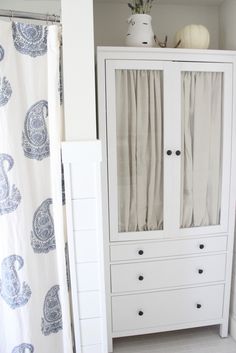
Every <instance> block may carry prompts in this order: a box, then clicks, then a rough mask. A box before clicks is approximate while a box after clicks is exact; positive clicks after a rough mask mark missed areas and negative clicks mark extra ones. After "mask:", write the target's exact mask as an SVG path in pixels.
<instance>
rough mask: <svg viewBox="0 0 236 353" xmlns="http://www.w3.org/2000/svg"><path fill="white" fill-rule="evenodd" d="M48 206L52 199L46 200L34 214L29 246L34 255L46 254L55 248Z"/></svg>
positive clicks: (52, 224) (52, 225)
mask: <svg viewBox="0 0 236 353" xmlns="http://www.w3.org/2000/svg"><path fill="white" fill-rule="evenodd" d="M50 205H52V199H51V198H49V199H46V200H45V201H43V203H42V204H41V205H40V206H39V208H38V209H37V210H36V211H35V213H34V218H33V231H32V232H31V245H32V248H33V249H34V252H36V253H48V252H49V251H50V250H54V249H55V248H56V243H55V235H54V223H53V218H52V216H51V213H50V209H49V207H50Z"/></svg>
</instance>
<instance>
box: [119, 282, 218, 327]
mask: <svg viewBox="0 0 236 353" xmlns="http://www.w3.org/2000/svg"><path fill="white" fill-rule="evenodd" d="M223 294H224V285H217V286H208V287H199V288H190V289H180V290H174V291H164V292H158V293H157V292H153V293H148V294H136V295H126V296H115V297H113V298H112V313H113V331H114V332H116V331H127V330H135V329H144V328H151V327H158V326H161V327H163V326H165V325H176V324H184V323H191V322H200V321H204V320H215V319H220V318H221V317H222V307H223Z"/></svg>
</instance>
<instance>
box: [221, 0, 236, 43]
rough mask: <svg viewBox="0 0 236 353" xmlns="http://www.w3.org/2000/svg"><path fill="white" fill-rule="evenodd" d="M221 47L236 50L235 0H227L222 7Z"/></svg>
mask: <svg viewBox="0 0 236 353" xmlns="http://www.w3.org/2000/svg"><path fill="white" fill-rule="evenodd" d="M220 49H232V50H236V1H235V0H226V1H224V3H223V4H222V5H221V7H220Z"/></svg>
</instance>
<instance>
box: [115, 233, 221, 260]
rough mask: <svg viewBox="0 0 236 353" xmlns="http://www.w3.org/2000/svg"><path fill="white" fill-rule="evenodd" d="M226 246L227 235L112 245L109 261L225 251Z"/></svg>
mask: <svg viewBox="0 0 236 353" xmlns="http://www.w3.org/2000/svg"><path fill="white" fill-rule="evenodd" d="M226 248H227V236H222V237H208V238H201V239H184V240H170V241H156V242H151V243H143V242H137V243H135V244H123V245H112V246H111V261H127V260H137V259H140V260H141V259H150V258H157V257H165V256H182V255H189V254H203V253H208V252H214V251H226Z"/></svg>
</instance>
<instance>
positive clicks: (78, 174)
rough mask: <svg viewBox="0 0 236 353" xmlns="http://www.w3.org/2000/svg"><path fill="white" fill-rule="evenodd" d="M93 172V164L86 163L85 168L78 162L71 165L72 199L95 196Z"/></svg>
mask: <svg viewBox="0 0 236 353" xmlns="http://www.w3.org/2000/svg"><path fill="white" fill-rule="evenodd" d="M94 172H95V165H94V164H88V165H87V166H86V168H82V167H81V165H80V164H72V165H71V186H72V199H83V198H95V197H96V184H95V178H94Z"/></svg>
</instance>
